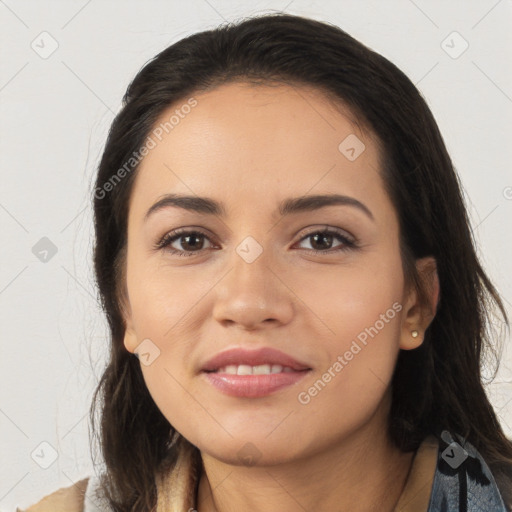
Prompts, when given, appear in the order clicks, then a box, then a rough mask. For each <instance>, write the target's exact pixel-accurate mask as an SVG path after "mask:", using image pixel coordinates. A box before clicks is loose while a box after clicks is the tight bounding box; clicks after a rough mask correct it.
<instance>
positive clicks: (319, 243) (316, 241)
mask: <svg viewBox="0 0 512 512" xmlns="http://www.w3.org/2000/svg"><path fill="white" fill-rule="evenodd" d="M334 239H338V240H339V241H341V243H340V244H339V245H337V246H335V247H332V244H333V241H334ZM307 240H310V243H311V244H312V245H313V248H312V249H309V250H311V251H314V252H328V251H331V249H334V251H343V250H347V249H349V248H351V247H354V245H355V244H354V242H353V241H352V240H350V239H349V238H348V237H346V236H345V235H342V234H341V233H338V232H337V231H333V230H330V229H325V230H322V231H314V232H312V233H309V234H308V235H306V236H305V237H303V238H301V242H303V241H307ZM326 245H329V246H330V247H326ZM315 246H316V247H315ZM317 247H320V248H317ZM331 252H332V251H331Z"/></svg>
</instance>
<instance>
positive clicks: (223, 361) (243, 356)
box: [201, 347, 311, 373]
mask: <svg viewBox="0 0 512 512" xmlns="http://www.w3.org/2000/svg"><path fill="white" fill-rule="evenodd" d="M241 365H244V366H251V367H255V366H263V365H270V367H272V366H277V365H280V366H282V367H283V368H290V369H291V370H293V371H303V370H310V369H311V367H310V366H308V365H307V364H305V363H303V362H301V361H299V360H297V359H295V358H294V357H292V356H290V355H288V354H285V353H284V352H281V351H280V350H276V349H274V348H271V347H264V348H260V349H257V350H245V349H241V348H232V349H229V350H225V351H224V352H220V353H219V354H217V355H215V356H214V357H212V358H211V359H209V360H208V361H207V362H206V363H205V364H204V365H203V367H202V368H201V371H202V372H210V373H211V372H216V371H218V370H219V369H222V368H225V367H227V366H238V367H239V366H241Z"/></svg>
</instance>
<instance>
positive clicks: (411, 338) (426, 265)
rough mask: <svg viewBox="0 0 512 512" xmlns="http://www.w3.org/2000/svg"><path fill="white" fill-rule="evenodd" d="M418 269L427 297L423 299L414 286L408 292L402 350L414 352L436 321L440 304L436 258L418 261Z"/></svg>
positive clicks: (429, 257)
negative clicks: (432, 323)
mask: <svg viewBox="0 0 512 512" xmlns="http://www.w3.org/2000/svg"><path fill="white" fill-rule="evenodd" d="M416 269H417V271H418V275H419V278H420V281H421V282H422V283H423V289H424V292H425V296H424V297H423V298H422V297H421V296H420V295H419V294H418V292H417V290H415V289H414V287H413V286H411V287H410V289H409V290H408V292H407V298H406V301H405V308H404V316H403V320H402V331H401V333H400V348H401V349H403V350H412V349H415V348H417V347H419V346H420V345H421V344H422V343H423V340H424V339H425V331H426V330H427V327H428V326H429V325H430V323H431V322H432V320H433V319H434V317H435V315H436V311H437V305H438V303H439V276H438V274H437V264H436V260H435V258H433V257H431V256H428V257H425V258H420V259H419V260H416Z"/></svg>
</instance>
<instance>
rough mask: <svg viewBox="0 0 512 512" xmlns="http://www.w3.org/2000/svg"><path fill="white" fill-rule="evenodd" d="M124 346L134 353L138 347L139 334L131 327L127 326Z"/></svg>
mask: <svg viewBox="0 0 512 512" xmlns="http://www.w3.org/2000/svg"><path fill="white" fill-rule="evenodd" d="M124 346H125V348H126V350H128V352H131V353H132V354H133V353H134V351H135V348H136V347H137V335H136V333H135V331H134V330H133V329H132V328H131V327H127V328H126V329H125V331H124Z"/></svg>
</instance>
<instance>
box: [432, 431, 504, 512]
mask: <svg viewBox="0 0 512 512" xmlns="http://www.w3.org/2000/svg"><path fill="white" fill-rule="evenodd" d="M428 512H508V510H507V509H506V508H505V504H504V502H503V499H502V497H501V494H500V491H499V489H498V486H497V485H496V482H495V481H494V478H493V476H492V473H491V471H490V470H489V467H488V466H487V464H486V463H485V461H484V459H483V458H482V456H481V455H480V453H479V452H478V451H477V450H476V449H475V447H474V446H473V445H472V444H471V443H470V442H469V441H466V440H465V439H463V438H462V437H461V436H460V435H458V434H455V436H453V435H452V434H451V433H450V432H448V431H447V430H444V431H443V432H442V434H441V439H440V440H439V451H438V458H437V467H436V472H435V475H434V481H433V484H432V494H431V497H430V502H429V507H428Z"/></svg>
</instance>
